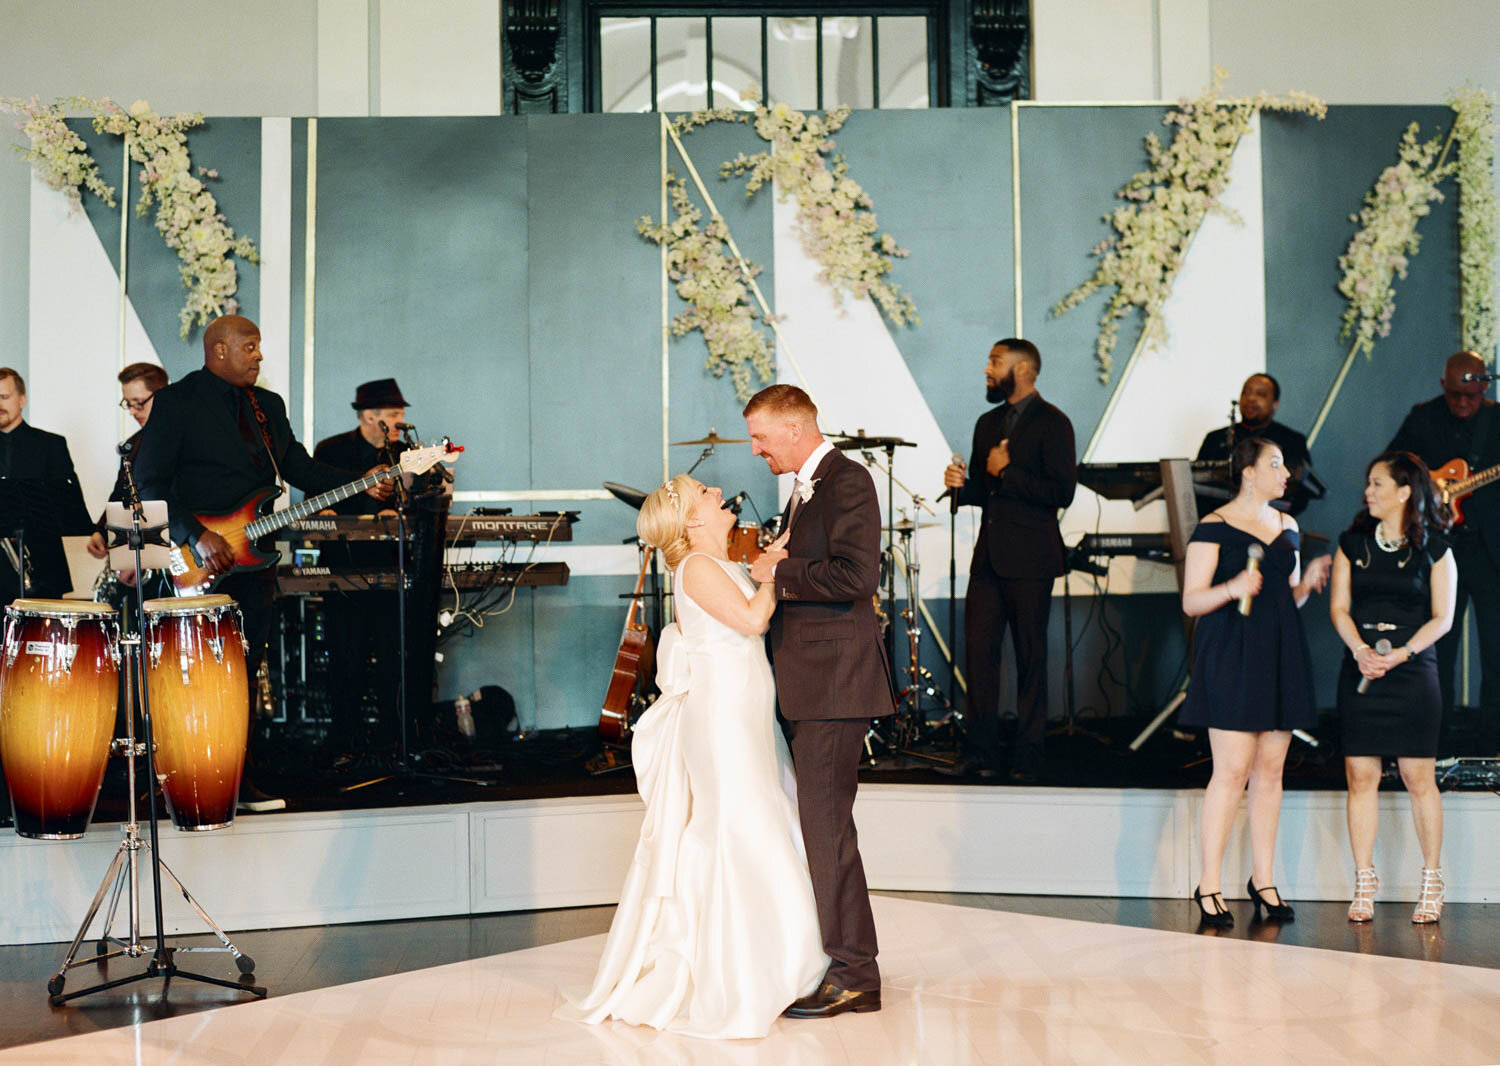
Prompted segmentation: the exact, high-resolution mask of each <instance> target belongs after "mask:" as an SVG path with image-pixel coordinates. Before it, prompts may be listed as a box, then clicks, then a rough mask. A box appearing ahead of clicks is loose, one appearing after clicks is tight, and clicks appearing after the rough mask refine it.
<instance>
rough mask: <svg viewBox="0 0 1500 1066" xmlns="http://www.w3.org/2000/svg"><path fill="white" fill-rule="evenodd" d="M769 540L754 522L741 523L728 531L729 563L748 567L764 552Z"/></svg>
mask: <svg viewBox="0 0 1500 1066" xmlns="http://www.w3.org/2000/svg"><path fill="white" fill-rule="evenodd" d="M768 543H769V540H768V539H767V538H766V537H765V536H764V535H763V534H762V532H761V528H760V526H758V525H756V524H755V523H754V522H741V523H740V524H739V525H737V526H735V527H734V528H733V529H731V530H730V531H729V545H728V548H729V561H730V562H732V563H744V564H745V565H746V566H749V565H750V564H751V563H753V562H755V560H757V559H759V558H760V557H761V555H762V554H764V552H765V547H766V545H767V544H768Z"/></svg>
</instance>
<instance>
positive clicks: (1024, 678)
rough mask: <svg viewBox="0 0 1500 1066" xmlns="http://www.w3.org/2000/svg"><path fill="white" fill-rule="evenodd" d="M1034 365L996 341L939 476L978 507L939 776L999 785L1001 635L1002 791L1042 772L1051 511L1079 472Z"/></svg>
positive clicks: (1013, 340) (1032, 352)
mask: <svg viewBox="0 0 1500 1066" xmlns="http://www.w3.org/2000/svg"><path fill="white" fill-rule="evenodd" d="M1041 372H1042V356H1041V353H1040V352H1039V351H1037V347H1036V345H1034V344H1032V343H1031V342H1030V341H1028V340H1023V339H1021V338H1019V337H1008V338H1006V339H1005V340H1000V341H996V342H995V344H994V346H993V347H992V348H991V349H990V352H989V358H988V360H987V361H986V363H985V367H984V378H985V400H986V401H987V402H988V403H992V404H998V405H999V406H998V407H992V408H991V409H990V410H988V411H986V412H985V413H984V414H982V415H980V416H979V419H978V421H977V422H976V423H975V424H974V442H973V448H972V452H971V454H972V456H973V460H972V465H971V466H970V467H965V466H964V465H963V461H962V458H961V457H960V458H959V460H958V461H957V462H954V463H952V464H951V465H949V466H948V468H947V469H946V470H944V472H943V484H944V485H946V486H947V488H948V491H949V492H950V493H953V494H954V495H953V498H954V499H955V501H956V504H958V505H971V506H974V507H978V508H980V512H981V516H982V517H981V520H980V528H979V536H978V537H977V538H976V540H975V542H974V556H973V559H972V561H971V562H970V564H969V591H968V594H967V595H966V596H965V598H964V642H965V661H964V666H965V670H966V671H967V677H968V683H969V694H968V720H967V723H966V724H967V727H968V730H967V733H966V734H965V736H964V756H963V758H962V759H961V760H960V761H959V762H958V763H956V764H955V765H954V766H953V767H951V768H943V769H941V770H940V771H939V772H941V773H947V774H949V775H950V776H954V777H970V776H972V777H977V778H980V779H990V778H996V777H999V776H1000V773H1001V767H1000V749H1001V744H1000V663H1001V659H1002V654H1003V645H1004V641H1005V632H1006V630H1007V629H1009V630H1010V633H1011V638H1012V641H1013V643H1014V644H1015V649H1016V742H1015V747H1014V748H1013V749H1012V751H1011V761H1010V780H1011V781H1012V782H1013V783H1015V784H1032V783H1034V782H1036V781H1037V780H1038V778H1039V777H1041V775H1042V774H1043V772H1044V771H1045V768H1046V763H1045V758H1044V751H1043V742H1044V740H1045V738H1046V735H1047V616H1048V614H1049V613H1050V612H1051V610H1052V585H1053V582H1054V581H1055V580H1056V579H1057V578H1059V577H1061V576H1062V575H1063V574H1065V573H1067V565H1066V562H1065V557H1064V551H1063V542H1062V533H1061V532H1060V531H1059V530H1058V526H1057V512H1058V510H1059V509H1060V508H1063V507H1066V506H1068V504H1070V503H1072V502H1073V493H1074V491H1075V490H1076V489H1077V487H1078V464H1077V457H1076V455H1075V453H1074V450H1073V423H1072V422H1070V421H1068V416H1067V415H1065V414H1063V413H1062V412H1061V411H1060V410H1058V409H1057V408H1056V407H1054V406H1052V405H1051V404H1050V403H1048V402H1047V401H1046V400H1044V399H1043V398H1042V394H1041V393H1040V392H1038V391H1037V387H1036V379H1037V375H1039V374H1040V373H1041Z"/></svg>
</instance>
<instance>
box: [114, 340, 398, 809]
mask: <svg viewBox="0 0 1500 1066" xmlns="http://www.w3.org/2000/svg"><path fill="white" fill-rule="evenodd" d="M261 359H262V354H261V350H260V330H259V329H258V328H256V325H255V323H254V322H251V321H250V320H249V319H248V318H242V317H241V316H239V315H225V316H223V317H221V318H217V319H215V320H214V321H213V322H210V323H209V324H208V327H207V328H206V329H204V331H203V367H202V369H200V370H195V371H193V372H192V373H191V374H188V375H186V376H185V377H183V378H182V379H181V380H180V381H177V382H174V383H173V384H171V385H168V386H167V387H166V388H164V389H162V390H161V391H159V392H157V393H156V394H155V396H154V397H153V404H152V408H153V409H152V412H151V419H150V421H148V422H147V423H146V426H145V428H144V430H142V433H141V444H140V450H139V452H138V455H137V459H136V482H137V484H138V486H139V488H140V492H141V498H142V499H146V500H152V499H156V500H166V501H167V509H168V514H169V516H170V519H171V524H172V540H173V542H174V543H177V544H182V545H191V547H192V550H193V554H194V555H196V557H197V560H198V561H199V562H200V563H201V564H202V565H203V566H204V567H205V568H207V569H209V570H211V571H215V572H218V573H226V572H227V571H229V570H230V569H231V568H232V567H233V566H234V560H235V553H234V550H233V549H232V548H231V546H230V545H229V543H228V542H227V541H226V540H225V538H224V537H223V536H221V535H220V534H218V533H215V532H214V531H212V530H210V529H208V528H206V527H205V526H204V525H203V523H202V522H200V521H199V520H198V519H197V518H195V517H194V516H195V515H200V514H213V513H216V512H225V511H229V510H231V509H232V508H234V507H235V506H237V505H238V504H239V503H241V501H243V500H244V498H245V497H246V496H248V495H250V494H251V493H252V492H254V491H255V490H257V489H263V488H266V487H267V486H271V485H274V484H275V483H276V482H277V481H278V480H281V479H285V480H286V481H288V482H290V483H291V484H293V485H295V486H296V487H297V488H300V489H303V490H304V491H307V492H314V493H316V492H326V491H328V490H330V489H333V488H337V487H338V486H340V485H342V484H345V483H346V482H349V481H353V480H355V479H357V478H358V477H359V476H360V474H359V472H358V471H350V470H341V469H339V468H337V467H333V466H328V465H327V464H324V463H319V462H317V461H315V460H314V459H313V458H312V457H311V456H309V455H308V454H307V449H306V448H304V447H303V446H302V445H301V444H300V443H299V442H298V441H297V439H296V437H295V436H293V434H292V427H291V423H290V422H288V421H287V417H286V404H285V403H284V402H283V401H282V399H281V397H279V396H277V395H276V394H275V393H273V392H270V391H268V390H266V389H261V388H256V387H255V381H256V379H257V378H258V377H259V376H260V364H261ZM373 472H374V471H373V470H372V471H369V473H373ZM368 491H369V493H370V495H371V496H373V497H375V498H376V499H380V500H383V499H386V498H387V497H389V496H390V493H391V482H390V481H389V480H382V481H379V482H377V483H376V485H375V486H374V487H372V488H371V489H369V490H368ZM214 591H215V592H217V593H222V594H224V595H226V596H231V597H233V598H234V600H235V602H236V603H237V604H238V605H239V608H240V613H241V615H242V617H243V621H244V626H245V639H246V640H247V641H248V643H249V653H248V654H247V655H246V657H245V660H246V661H245V667H246V674H247V676H248V679H249V683H250V685H251V686H252V706H254V700H253V695H254V692H253V689H254V685H255V679H256V675H257V672H258V671H259V669H260V663H261V660H262V659H263V658H264V656H265V650H266V641H267V639H268V638H269V637H270V632H271V603H272V600H273V599H274V598H275V594H276V576H275V571H274V569H269V568H268V569H261V570H250V571H243V572H239V573H227V576H225V577H224V578H223V579H222V580H221V581H220V582H219V583H218V584H217V585H216V586H215V588H214ZM247 750H248V749H247ZM250 774H251V767H250V762H249V759H248V758H247V760H246V767H245V777H244V779H243V782H242V784H241V786H240V809H241V810H249V811H266V810H279V809H281V808H283V807H285V806H286V801H285V800H282V799H277V798H274V797H271V796H267V795H265V794H264V793H262V792H260V790H258V789H257V788H256V787H255V786H254V785H253V784H252V783H251V781H250Z"/></svg>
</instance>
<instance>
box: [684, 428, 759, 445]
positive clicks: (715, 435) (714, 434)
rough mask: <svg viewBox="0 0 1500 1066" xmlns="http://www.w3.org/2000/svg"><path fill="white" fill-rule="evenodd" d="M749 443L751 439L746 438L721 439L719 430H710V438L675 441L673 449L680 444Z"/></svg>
mask: <svg viewBox="0 0 1500 1066" xmlns="http://www.w3.org/2000/svg"><path fill="white" fill-rule="evenodd" d="M749 443H750V441H749V438H746V437H721V436H719V431H718V430H717V429H710V430H709V431H708V436H706V437H700V438H699V439H698V440H674V441H673V442H672V447H674V448H675V447H677V446H678V445H679V444H749Z"/></svg>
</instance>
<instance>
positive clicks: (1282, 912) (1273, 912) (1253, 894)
mask: <svg viewBox="0 0 1500 1066" xmlns="http://www.w3.org/2000/svg"><path fill="white" fill-rule="evenodd" d="M1275 887H1276V886H1275V885H1267V886H1266V887H1265V888H1256V887H1255V878H1254V877H1252V878H1250V879H1249V880H1247V881H1246V882H1245V891H1247V892H1249V893H1250V902H1251V903H1253V904H1255V920H1256V921H1260V909H1261V908H1262V907H1264V908H1265V909H1266V917H1267V918H1269V919H1270V920H1271V921H1273V922H1289V921H1291V920H1292V919H1293V918H1294V917H1295V916H1296V912H1295V911H1293V910H1292V908H1291V905H1290V904H1289V903H1287V901H1286V900H1282V901H1281V902H1280V903H1272V902H1270V901H1269V900H1267V899H1266V898H1265V897H1264V896H1262V895H1261V893H1262V892H1270V891H1272V890H1273V889H1275ZM1276 894H1277V896H1280V895H1281V893H1280V892H1278V893H1276Z"/></svg>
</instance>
